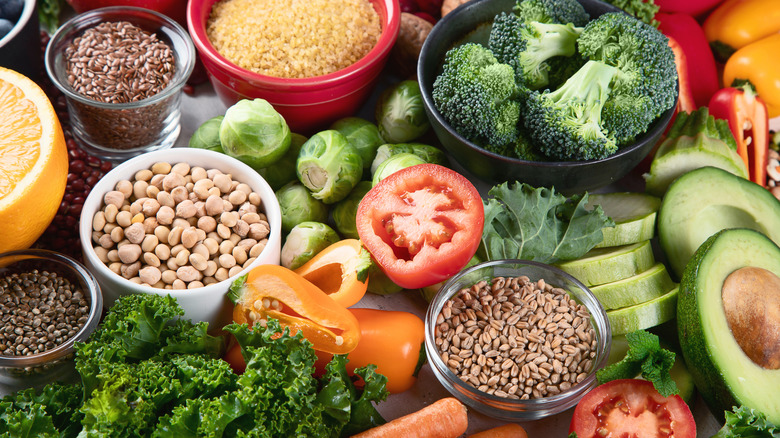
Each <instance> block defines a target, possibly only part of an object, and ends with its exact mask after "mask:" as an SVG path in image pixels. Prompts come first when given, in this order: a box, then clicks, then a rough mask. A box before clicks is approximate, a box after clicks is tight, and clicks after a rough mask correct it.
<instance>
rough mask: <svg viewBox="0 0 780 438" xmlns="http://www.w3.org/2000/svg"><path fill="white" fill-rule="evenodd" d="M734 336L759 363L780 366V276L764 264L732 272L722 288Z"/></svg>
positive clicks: (751, 357)
mask: <svg viewBox="0 0 780 438" xmlns="http://www.w3.org/2000/svg"><path fill="white" fill-rule="evenodd" d="M721 297H722V299H723V310H724V311H725V313H726V321H727V322H728V325H729V329H730V330H731V333H732V335H733V336H734V339H735V340H736V341H737V344H738V345H739V347H740V348H741V349H742V351H743V352H745V354H746V355H747V356H748V357H749V358H750V360H752V361H753V362H754V363H755V364H756V365H758V366H760V367H762V368H765V369H770V370H777V369H780V277H778V276H777V275H775V274H774V273H773V272H771V271H768V270H766V269H763V268H756V267H744V268H740V269H737V270H736V271H734V272H732V273H731V274H729V276H728V277H726V280H725V281H724V282H723V288H722V290H721Z"/></svg>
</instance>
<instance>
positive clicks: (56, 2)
mask: <svg viewBox="0 0 780 438" xmlns="http://www.w3.org/2000/svg"><path fill="white" fill-rule="evenodd" d="M61 10H62V0H41V1H39V2H38V21H40V22H41V27H43V28H44V29H46V30H47V31H48V32H49V33H54V32H55V31H56V30H57V27H59V25H60V11H61Z"/></svg>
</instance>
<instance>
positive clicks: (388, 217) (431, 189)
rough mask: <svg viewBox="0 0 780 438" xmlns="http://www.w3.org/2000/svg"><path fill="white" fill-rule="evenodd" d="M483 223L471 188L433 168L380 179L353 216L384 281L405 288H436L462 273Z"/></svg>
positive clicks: (444, 170)
mask: <svg viewBox="0 0 780 438" xmlns="http://www.w3.org/2000/svg"><path fill="white" fill-rule="evenodd" d="M483 224H484V209H483V206H482V198H481V197H480V195H479V192H477V189H476V188H475V187H474V185H473V184H471V182H469V181H468V180H467V179H466V178H465V177H463V176H462V175H460V174H458V173H457V172H455V171H453V170H450V169H447V168H446V167H443V166H438V165H435V164H420V165H417V166H412V167H408V168H405V169H402V170H400V171H398V172H395V173H394V174H392V175H390V176H389V177H387V178H385V179H383V180H382V181H380V182H379V184H377V185H376V186H375V187H374V188H372V189H371V190H370V191H369V192H368V193H367V194H366V196H365V197H364V198H363V200H362V201H361V203H360V206H359V207H358V212H357V228H358V234H359V235H360V240H361V241H362V242H363V244H364V245H365V247H366V249H368V251H369V252H370V253H371V255H372V256H373V257H374V259H375V260H376V261H377V263H378V264H379V266H380V267H381V268H382V270H383V271H384V272H385V273H386V274H387V276H388V277H389V278H390V279H391V280H392V281H393V282H395V283H396V284H398V285H399V286H401V287H404V288H407V289H416V288H420V287H425V286H429V285H431V284H434V283H438V282H440V281H443V280H445V279H447V278H449V277H450V276H451V275H453V274H454V273H456V272H458V271H459V270H460V269H462V268H463V266H465V265H466V263H468V261H469V260H470V259H471V257H472V256H473V255H474V253H475V252H476V250H477V246H479V242H480V239H481V237H482V228H483ZM370 281H371V280H370V279H369V282H370Z"/></svg>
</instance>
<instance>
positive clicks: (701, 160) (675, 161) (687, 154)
mask: <svg viewBox="0 0 780 438" xmlns="http://www.w3.org/2000/svg"><path fill="white" fill-rule="evenodd" d="M705 166H712V167H718V168H721V169H723V170H726V171H728V172H730V173H733V174H734V175H737V176H739V177H742V178H745V179H748V170H747V166H745V162H744V161H743V160H742V157H740V156H739V154H738V153H737V142H736V140H735V139H734V136H733V135H732V133H731V129H730V128H729V124H728V122H727V121H726V120H722V119H715V117H713V116H711V115H710V113H709V110H708V109H707V107H701V108H700V109H698V110H696V111H693V112H691V113H686V112H681V113H679V114H678V115H677V118H676V119H675V120H674V123H673V124H672V126H671V128H670V129H669V132H668V133H667V134H666V139H665V140H664V141H663V142H661V144H660V145H659V146H658V149H657V150H656V153H655V156H654V158H653V162H652V164H651V166H650V173H648V174H645V175H643V177H644V179H645V181H646V182H647V185H646V186H645V190H646V191H647V192H648V193H651V194H653V195H655V196H658V197H662V196H663V194H664V193H666V190H667V189H668V188H669V185H670V184H671V183H672V181H674V180H675V179H677V178H678V177H679V176H680V175H682V174H684V173H686V172H688V171H691V170H693V169H697V168H699V167H705Z"/></svg>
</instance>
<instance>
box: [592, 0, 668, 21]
mask: <svg viewBox="0 0 780 438" xmlns="http://www.w3.org/2000/svg"><path fill="white" fill-rule="evenodd" d="M606 2H607V3H609V4H611V5H613V6H616V7H618V8H620V9H622V10H624V11H626V12H627V13H628V14H630V15H633V16H634V17H636V18H638V19H640V20H642V21H644V22H645V23H647V24H649V25H651V26H655V27H658V21H656V19H655V14H656V13H657V12H658V11H659V10H660V9H661V8H660V7H659V6H658V5H657V4H655V1H654V0H606Z"/></svg>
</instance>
